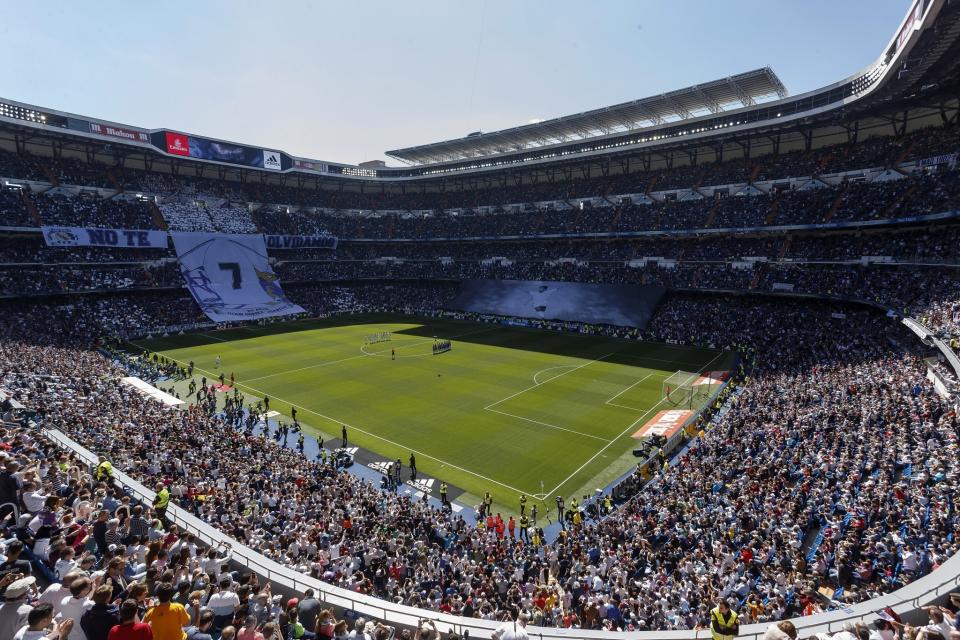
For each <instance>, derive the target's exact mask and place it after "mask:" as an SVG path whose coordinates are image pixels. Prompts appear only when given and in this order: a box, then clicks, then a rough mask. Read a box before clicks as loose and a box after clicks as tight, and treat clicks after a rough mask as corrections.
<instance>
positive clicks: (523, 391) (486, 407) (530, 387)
mask: <svg viewBox="0 0 960 640" xmlns="http://www.w3.org/2000/svg"><path fill="white" fill-rule="evenodd" d="M612 355H613V353H608V354H607V355H605V356H600V357H599V358H597V359H595V360H590V361H589V362H584V363H583V364H581V365H578V366H576V367H574V368H573V369H570V370H569V371H564V372H563V373H561V374H559V375H555V376H553V377H552V378H550V379H549V380H548V381H547V382H553V381H554V380H556V379H557V378H562V377H563V376H565V375H567V374H568V373H573V372H574V371H577V370H579V369H583V368H584V367H586V366H587V365H591V364H593V363H594V362H600V361H601V360H603V359H604V358H609V357H610V356H612ZM544 384H546V382H545V383H544ZM539 386H541V385H539V384H533V385H531V386H529V387H527V388H526V389H521V390H520V391H517V392H516V393H513V394H510V395H509V396H507V397H506V398H502V399H500V400H497V401H496V402H492V403H490V404H488V405H487V406H485V407H484V409H490V407H495V406H497V405H498V404H502V403H504V402H506V401H507V400H510V399H512V398H516V397H517V396H518V395H520V394H521V393H526V392H527V391H530V390H531V389H536V388H537V387H539Z"/></svg>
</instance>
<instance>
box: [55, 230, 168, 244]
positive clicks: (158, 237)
mask: <svg viewBox="0 0 960 640" xmlns="http://www.w3.org/2000/svg"><path fill="white" fill-rule="evenodd" d="M40 231H41V232H43V241H44V242H46V243H47V246H48V247H129V248H138V249H145V248H154V249H166V248H167V232H166V231H151V230H149V229H100V228H95V227H40Z"/></svg>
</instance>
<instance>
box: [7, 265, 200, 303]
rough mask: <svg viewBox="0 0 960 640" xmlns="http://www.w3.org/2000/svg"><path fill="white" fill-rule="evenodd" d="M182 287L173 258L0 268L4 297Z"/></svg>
mask: <svg viewBox="0 0 960 640" xmlns="http://www.w3.org/2000/svg"><path fill="white" fill-rule="evenodd" d="M0 267H2V265H0ZM182 286H183V277H182V276H181V275H180V268H179V266H178V264H177V263H176V262H175V261H169V262H163V263H160V264H137V265H132V266H128V265H118V266H111V265H101V264H94V265H82V264H76V263H74V264H59V265H48V266H40V265H37V266H28V267H25V266H11V265H7V266H6V268H0V295H4V296H15V295H23V294H41V293H42V294H51V293H77V292H84V291H115V290H119V289H140V288H168V287H182Z"/></svg>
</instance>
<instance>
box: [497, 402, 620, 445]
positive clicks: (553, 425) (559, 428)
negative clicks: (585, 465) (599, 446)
mask: <svg viewBox="0 0 960 640" xmlns="http://www.w3.org/2000/svg"><path fill="white" fill-rule="evenodd" d="M486 411H492V412H493V413H499V414H500V415H503V416H510V417H511V418H516V419H517V420H525V421H527V422H532V423H534V424H540V425H543V426H545V427H550V428H551V429H557V430H559V431H566V432H567V433H575V434H577V435H578V436H583V437H584V438H593V439H594V440H600V441H601V442H609V441H608V440H607V439H606V438H601V437H600V436H595V435H593V434H592V433H583V432H582V431H576V430H574V429H567V428H566V427H558V426H557V425H555V424H550V423H549V422H541V421H540V420H534V419H533V418H525V417H523V416H518V415H516V414H514V413H507V412H506V411H500V410H499V409H486Z"/></svg>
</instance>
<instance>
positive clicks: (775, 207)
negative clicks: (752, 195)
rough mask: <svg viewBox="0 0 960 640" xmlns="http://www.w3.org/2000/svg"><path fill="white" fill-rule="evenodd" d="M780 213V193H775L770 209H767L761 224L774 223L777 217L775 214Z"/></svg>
mask: <svg viewBox="0 0 960 640" xmlns="http://www.w3.org/2000/svg"><path fill="white" fill-rule="evenodd" d="M778 213H780V194H779V193H777V194H776V195H775V196H774V197H773V202H771V203H770V210H769V211H767V217H766V218H764V220H763V224H765V225H767V226H769V225H772V224H773V223H774V221H775V220H776V219H777V214H778Z"/></svg>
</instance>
